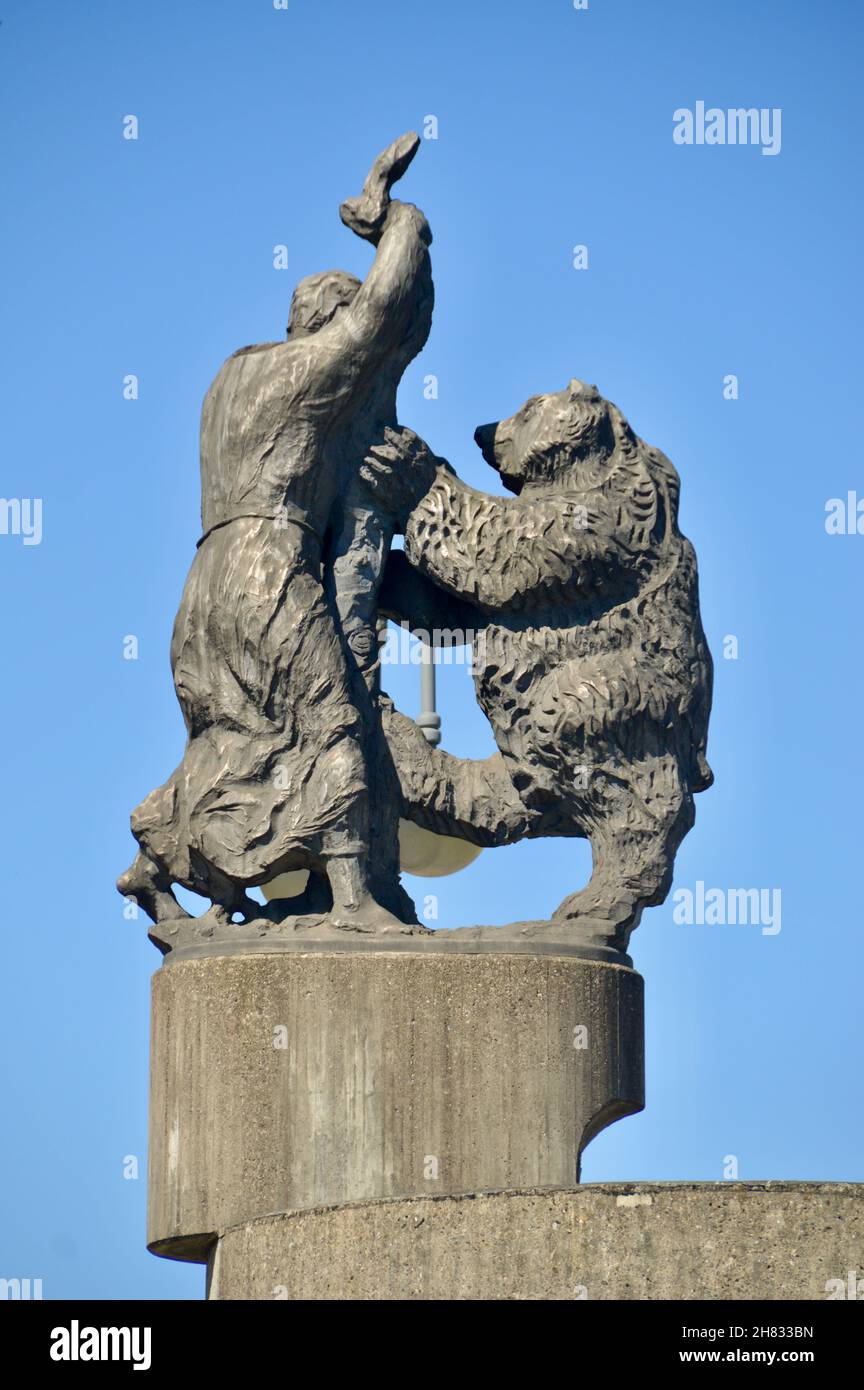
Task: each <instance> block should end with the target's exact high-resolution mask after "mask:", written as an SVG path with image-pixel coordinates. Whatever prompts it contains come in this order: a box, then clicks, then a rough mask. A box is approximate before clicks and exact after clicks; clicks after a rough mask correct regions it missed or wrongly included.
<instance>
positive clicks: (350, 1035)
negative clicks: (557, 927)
mask: <svg viewBox="0 0 864 1390" xmlns="http://www.w3.org/2000/svg"><path fill="white" fill-rule="evenodd" d="M582 1030H584V1032H583V1031H582ZM583 1043H584V1044H586V1045H585V1046H582V1045H581V1044H583ZM643 1070H644V1067H643V989H642V979H641V976H639V975H638V974H637V973H636V972H635V971H633V970H630V969H627V968H624V967H621V966H616V965H608V964H604V963H598V962H594V961H585V960H579V959H575V958H564V957H556V956H539V957H537V956H528V955H508V954H504V953H502V954H500V955H489V954H473V953H468V952H466V953H464V954H458V955H454V954H450V955H447V956H441V957H429V956H421V955H419V954H417V955H412V954H393V955H385V954H380V953H379V954H376V955H369V954H351V953H347V952H342V953H333V954H325V953H322V952H317V953H310V954H309V955H301V954H281V955H272V956H264V955H255V956H230V957H208V958H204V959H194V960H185V961H177V962H175V963H174V964H166V965H164V966H163V967H162V969H161V970H159V971H158V972H157V974H156V975H155V977H154V981H153V1023H152V1054H151V1104H150V1150H149V1232H148V1240H149V1244H150V1247H151V1249H153V1250H154V1251H156V1252H157V1253H159V1254H163V1255H170V1256H174V1257H175V1258H179V1259H191V1260H204V1259H206V1258H207V1253H208V1250H209V1249H210V1247H211V1245H212V1243H213V1240H214V1239H215V1237H216V1235H217V1234H221V1233H223V1232H224V1231H226V1230H227V1229H228V1228H229V1227H233V1226H237V1225H238V1224H241V1223H243V1222H246V1221H250V1220H253V1219H254V1218H256V1217H260V1216H264V1215H267V1214H268V1213H272V1212H281V1211H286V1210H297V1209H304V1208H305V1209H308V1208H312V1207H320V1206H329V1205H333V1204H336V1203H341V1202H363V1201H371V1200H375V1199H380V1198H392V1197H404V1196H421V1195H422V1196H426V1195H428V1194H436V1193H438V1194H442V1193H446V1194H452V1193H467V1192H477V1191H490V1190H497V1189H501V1190H510V1189H524V1188H534V1187H542V1188H565V1189H566V1188H572V1187H573V1186H574V1185H575V1184H576V1183H578V1181H579V1154H580V1152H581V1150H582V1148H583V1147H584V1146H585V1144H587V1143H588V1141H589V1140H590V1139H591V1138H593V1136H594V1135H595V1134H596V1133H598V1132H599V1130H601V1129H602V1128H604V1126H606V1125H608V1124H611V1123H612V1121H613V1120H616V1119H618V1118H620V1117H621V1116H623V1115H627V1114H632V1113H633V1112H635V1111H637V1110H640V1109H641V1108H642V1106H643V1104H644V1078H643Z"/></svg>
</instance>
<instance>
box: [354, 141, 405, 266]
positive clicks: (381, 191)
mask: <svg viewBox="0 0 864 1390" xmlns="http://www.w3.org/2000/svg"><path fill="white" fill-rule="evenodd" d="M419 148H420V136H419V135H417V134H416V133H415V132H414V131H413V130H409V131H408V133H407V134H406V135H400V136H399V139H398V140H394V141H393V144H392V145H388V147H387V149H386V150H384V151H383V152H382V153H381V154H379V156H378V158H377V159H376V160H375V163H374V164H373V165H372V168H371V169H370V170H369V174H368V176H367V179H366V182H365V184H364V185H363V192H362V193H361V194H360V197H359V198H348V199H346V201H345V202H344V203H343V204H342V206H341V208H340V209H339V216H340V217H341V218H342V221H343V222H344V223H345V226H346V227H350V229H351V231H352V232H356V234H357V236H359V237H362V238H363V239H364V241H372V242H376V241H377V240H378V238H379V236H380V235H381V232H382V230H383V227H384V223H385V221H386V219H387V209H388V208H389V206H390V189H391V188H392V187H393V185H394V183H396V181H397V180H398V179H401V177H402V175H403V174H404V173H405V170H406V169H407V168H408V165H409V164H410V163H411V161H412V159H413V158H414V156H415V154H416V153H417V151H418V149H419Z"/></svg>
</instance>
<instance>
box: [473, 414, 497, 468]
mask: <svg viewBox="0 0 864 1390" xmlns="http://www.w3.org/2000/svg"><path fill="white" fill-rule="evenodd" d="M497 429H498V421H497V420H496V421H495V423H494V424H492V425H478V426H477V428H476V430H475V431H474V443H475V444H476V445H477V447H478V448H479V450H480V452H481V454H482V455H483V457H484V459H485V460H486V462H487V463H488V464H489V466H490V467H491V468H497V467H498V464H497V462H496V460H495V432H496V430H497Z"/></svg>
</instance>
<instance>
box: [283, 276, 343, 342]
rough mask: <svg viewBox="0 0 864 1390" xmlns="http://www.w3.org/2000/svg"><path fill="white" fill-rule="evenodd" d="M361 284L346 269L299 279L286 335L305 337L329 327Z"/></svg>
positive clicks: (292, 301)
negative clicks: (326, 326)
mask: <svg viewBox="0 0 864 1390" xmlns="http://www.w3.org/2000/svg"><path fill="white" fill-rule="evenodd" d="M360 284H361V282H360V281H359V280H358V279H357V276H356V275H349V274H348V271H347V270H322V271H321V272H320V273H319V274H318V275H307V276H306V278H305V280H301V281H300V283H299V284H298V286H297V288H296V289H295V291H294V294H293V297H292V299H291V312H290V313H289V315H288V329H287V334H288V337H289V338H306V337H308V336H309V334H310V333H317V332H318V330H319V329H320V328H323V327H324V326H325V324H328V323H329V322H330V320H331V319H332V318H333V317H334V315H335V314H336V313H338V311H339V310H340V309H344V308H346V307H347V306H348V305H349V304H350V303H351V301H352V300H353V298H354V296H355V295H356V293H357V291H358V290H359V288H360Z"/></svg>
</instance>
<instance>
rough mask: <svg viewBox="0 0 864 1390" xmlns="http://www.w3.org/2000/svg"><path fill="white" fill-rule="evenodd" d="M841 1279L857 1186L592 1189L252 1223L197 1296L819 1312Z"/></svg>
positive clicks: (860, 1263) (863, 1236)
mask: <svg viewBox="0 0 864 1390" xmlns="http://www.w3.org/2000/svg"><path fill="white" fill-rule="evenodd" d="M850 1270H853V1271H857V1273H858V1275H859V1276H860V1275H862V1274H864V1184H855V1183H780V1182H777V1183H743V1182H737V1183H731V1182H730V1183H636V1184H633V1185H626V1186H625V1185H623V1184H608V1185H607V1184H603V1185H586V1186H585V1187H580V1188H577V1189H576V1190H575V1191H571V1192H518V1193H517V1192H509V1193H492V1194H486V1195H480V1196H476V1197H440V1198H430V1197H426V1198H422V1199H414V1200H407V1201H399V1202H375V1203H371V1204H368V1205H363V1206H356V1205H355V1206H344V1207H340V1208H335V1209H330V1210H327V1211H311V1212H310V1211H307V1212H298V1213H285V1214H282V1215H279V1216H269V1217H264V1218H262V1219H261V1220H259V1221H255V1222H252V1223H249V1224H247V1225H243V1226H239V1227H236V1228H235V1229H233V1230H230V1231H227V1232H226V1233H225V1235H224V1236H223V1237H222V1239H221V1240H220V1241H219V1244H218V1247H217V1248H216V1249H215V1252H214V1254H213V1258H212V1260H211V1269H210V1288H209V1297H210V1298H211V1299H272V1298H289V1299H379V1300H386V1299H401V1300H405V1299H441V1300H455V1299H481V1300H482V1299H552V1300H556V1301H560V1300H568V1299H574V1300H575V1299H581V1298H588V1299H779V1298H791V1299H825V1298H828V1297H829V1296H831V1294H832V1292H833V1296H834V1297H837V1295H838V1292H840V1290H842V1288H843V1286H846V1288H847V1289H848V1287H849V1286H850V1283H851V1281H850V1280H849V1271H850ZM831 1280H835V1281H840V1282H839V1284H833V1285H832V1284H830V1283H829V1281H831ZM851 1287H853V1288H854V1283H851ZM862 1293H864V1284H862ZM840 1296H841V1297H842V1296H844V1295H843V1293H842V1292H840ZM845 1296H847V1297H848V1296H849V1294H848V1292H847V1293H846V1295H845Z"/></svg>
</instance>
